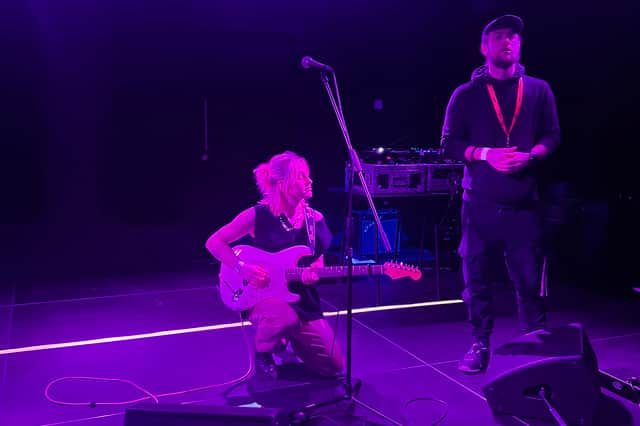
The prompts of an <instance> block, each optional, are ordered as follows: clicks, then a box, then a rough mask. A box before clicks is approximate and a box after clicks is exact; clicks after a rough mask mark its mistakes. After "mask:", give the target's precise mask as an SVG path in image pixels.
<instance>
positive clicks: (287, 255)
mask: <svg viewBox="0 0 640 426" xmlns="http://www.w3.org/2000/svg"><path fill="white" fill-rule="evenodd" d="M233 251H234V253H235V254H236V256H238V258H239V259H240V260H242V261H244V262H246V263H254V264H256V265H260V266H262V267H263V268H265V269H266V270H267V272H268V273H269V277H270V281H269V284H267V286H266V287H264V288H258V287H255V286H253V285H251V284H249V283H248V282H247V281H246V280H245V279H243V278H242V275H240V274H239V273H238V272H236V271H235V270H233V268H230V267H228V266H226V265H224V264H223V265H222V266H221V267H220V297H221V298H222V302H223V303H224V304H225V305H227V306H228V307H229V308H231V309H232V310H234V311H244V310H246V309H249V308H251V307H253V306H254V305H255V304H256V303H258V302H260V301H261V300H263V299H266V298H277V299H280V300H283V301H285V302H287V303H295V302H297V301H298V300H300V296H299V295H297V294H295V293H291V292H290V291H289V288H288V283H289V282H290V281H300V279H301V276H302V271H304V270H305V269H311V268H300V267H298V266H297V265H298V261H299V260H300V258H302V257H304V256H311V255H312V252H311V249H310V248H309V247H307V246H302V245H299V246H293V247H289V248H287V249H284V250H282V251H279V252H276V253H269V252H266V251H264V250H260V249H258V248H255V247H252V246H248V245H238V246H235V247H233ZM313 271H314V272H315V273H316V274H318V276H319V277H320V278H331V277H342V276H346V275H347V272H348V271H347V267H346V266H324V267H319V268H313ZM383 274H384V275H386V276H388V277H389V278H391V279H392V280H395V279H398V278H403V277H410V278H411V279H413V280H418V279H420V277H421V276H422V273H421V272H420V270H419V269H418V268H416V267H413V266H409V265H404V264H402V263H399V264H398V263H393V262H386V263H384V264H383V265H353V271H352V275H353V276H363V275H383Z"/></svg>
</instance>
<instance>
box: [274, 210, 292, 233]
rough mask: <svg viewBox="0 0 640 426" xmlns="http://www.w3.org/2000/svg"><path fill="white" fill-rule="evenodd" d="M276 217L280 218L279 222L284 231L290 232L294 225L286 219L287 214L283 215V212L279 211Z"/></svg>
mask: <svg viewBox="0 0 640 426" xmlns="http://www.w3.org/2000/svg"><path fill="white" fill-rule="evenodd" d="M278 219H280V224H281V225H282V229H284V230H285V231H287V232H291V231H293V230H294V229H295V228H294V226H293V225H292V224H291V222H289V219H287V216H285V214H284V213H281V214H280V216H278Z"/></svg>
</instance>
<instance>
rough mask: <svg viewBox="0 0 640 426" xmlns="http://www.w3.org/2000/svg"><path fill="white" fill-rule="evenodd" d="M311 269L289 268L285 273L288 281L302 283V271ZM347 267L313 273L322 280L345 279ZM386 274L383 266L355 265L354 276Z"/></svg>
mask: <svg viewBox="0 0 640 426" xmlns="http://www.w3.org/2000/svg"><path fill="white" fill-rule="evenodd" d="M305 269H311V268H287V270H286V271H285V277H286V279H287V281H300V279H301V277H302V271H304V270H305ZM347 269H348V268H347V267H346V266H323V267H320V268H313V272H315V273H316V274H318V276H319V277H320V278H337V277H344V276H346V275H347V273H348V272H349V271H348V270H347ZM383 273H384V268H383V266H382V265H355V266H353V271H352V274H353V276H354V277H355V276H363V275H381V274H383Z"/></svg>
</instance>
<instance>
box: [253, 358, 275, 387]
mask: <svg viewBox="0 0 640 426" xmlns="http://www.w3.org/2000/svg"><path fill="white" fill-rule="evenodd" d="M255 362H256V366H255V368H256V375H255V378H256V379H257V380H275V379H277V378H278V370H276V363H275V362H274V361H273V355H271V353H269V352H256V357H255Z"/></svg>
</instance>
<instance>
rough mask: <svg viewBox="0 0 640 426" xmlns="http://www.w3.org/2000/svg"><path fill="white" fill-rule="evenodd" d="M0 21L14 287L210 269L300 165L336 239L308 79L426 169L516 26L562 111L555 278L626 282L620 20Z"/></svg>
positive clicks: (630, 85) (383, 16) (355, 11)
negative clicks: (282, 172)
mask: <svg viewBox="0 0 640 426" xmlns="http://www.w3.org/2000/svg"><path fill="white" fill-rule="evenodd" d="M0 8H1V9H2V10H1V11H0V26H1V27H2V28H3V34H4V36H3V37H0V52H1V57H2V59H1V61H2V67H0V144H1V146H2V155H1V156H0V157H1V158H2V169H1V170H0V181H1V182H2V184H1V186H0V188H2V193H3V196H2V205H1V208H0V232H1V235H2V244H1V249H0V250H1V251H0V255H1V256H2V270H3V271H4V272H3V275H5V277H10V280H7V281H5V282H13V283H15V284H18V285H20V283H21V282H23V281H26V280H27V277H33V276H38V277H40V278H42V277H53V276H61V277H72V278H73V277H80V276H82V275H84V274H114V273H119V272H127V271H131V270H136V271H149V270H162V269H175V268H182V267H187V268H188V267H189V265H190V264H192V263H193V262H194V261H205V260H209V259H210V258H209V255H208V254H207V253H206V251H205V250H204V242H205V240H206V239H207V237H208V236H209V235H210V233H211V232H212V231H214V230H215V229H216V228H217V227H219V226H220V225H222V224H223V223H225V222H226V221H228V220H230V219H231V218H232V217H233V216H234V215H235V214H236V213H237V212H238V211H239V210H240V209H243V208H246V207H247V206H249V205H251V204H252V203H253V202H255V201H256V200H257V192H256V190H255V188H254V183H253V180H252V173H251V170H252V169H253V168H254V167H255V166H256V165H257V164H258V163H259V162H261V161H264V160H266V159H268V158H269V157H270V156H271V155H273V154H275V153H277V152H280V151H283V150H285V149H290V150H294V151H297V152H299V153H300V154H302V155H304V156H305V157H307V158H308V159H309V161H310V164H311V169H312V174H313V176H314V178H315V184H314V191H315V194H316V195H315V198H314V205H315V206H316V207H317V208H319V209H320V210H322V211H324V212H325V214H326V215H327V217H329V218H330V223H331V224H332V225H333V227H334V229H335V228H337V227H339V226H340V223H341V221H342V217H341V215H342V212H343V206H344V196H343V194H339V193H337V192H332V191H331V189H332V188H339V187H341V186H342V185H343V183H344V161H345V159H346V150H345V146H344V142H343V140H342V136H341V134H340V132H339V129H338V126H337V124H336V120H335V118H334V116H333V112H332V110H331V107H330V104H329V101H328V99H327V97H326V94H325V92H324V88H323V87H322V85H321V83H320V81H319V79H318V74H317V73H316V72H314V71H304V70H301V68H300V66H299V63H300V59H301V58H302V57H303V56H304V55H311V56H313V57H314V58H316V59H318V60H321V61H323V62H325V63H329V64H331V65H332V66H333V67H334V69H336V70H337V75H338V78H339V84H340V88H341V95H342V99H343V105H344V110H345V115H346V120H347V123H348V126H349V129H350V133H351V138H352V141H353V143H354V146H355V147H356V149H360V150H362V149H368V148H370V147H373V146H379V145H382V146H395V147H398V148H406V147H421V148H433V147H437V146H438V145H439V135H440V129H441V125H442V119H443V114H444V110H445V107H446V103H447V101H448V98H449V96H450V94H451V92H452V91H453V89H454V88H455V87H456V86H457V85H459V84H461V83H462V82H464V81H467V80H468V79H469V77H470V73H471V71H472V70H473V68H475V67H476V66H478V65H480V64H481V63H482V62H483V58H482V56H481V55H480V53H479V50H478V48H479V41H480V32H481V29H482V27H483V26H484V25H485V24H486V23H487V22H488V21H489V20H490V19H492V18H493V17H495V16H497V15H500V14H503V13H516V14H518V15H520V16H522V17H523V19H524V21H525V34H524V42H523V47H522V63H523V64H524V65H525V67H526V69H527V72H528V73H529V74H531V75H533V76H536V77H539V78H542V79H545V80H547V81H548V82H549V83H550V85H551V87H552V88H553V90H554V92H555V95H556V98H557V103H558V110H559V115H560V121H561V127H562V135H563V144H562V147H561V148H560V150H559V151H558V152H557V153H556V155H555V156H554V157H553V158H552V160H551V161H549V163H548V164H547V168H546V170H545V181H544V182H545V188H547V189H549V188H562V191H559V192H558V191H557V190H556V192H555V193H556V195H555V196H554V197H553V200H555V201H554V202H555V203H556V204H557V205H560V206H563V208H565V209H566V210H567V213H566V215H565V216H564V220H563V221H561V224H560V225H561V228H562V230H561V231H562V232H559V233H558V235H560V237H559V238H558V241H557V245H556V250H557V251H559V252H560V253H561V254H560V255H559V259H561V262H560V268H561V269H562V272H563V276H564V277H565V278H566V279H568V281H574V282H573V283H574V284H575V285H592V286H597V287H602V288H624V287H627V286H628V285H629V284H630V283H632V282H634V280H637V279H638V278H637V277H638V275H637V272H636V268H635V267H634V262H635V257H634V256H635V254H634V253H635V248H634V247H636V242H637V238H638V225H637V224H636V221H637V220H636V217H637V216H636V215H637V212H638V207H637V206H638V204H637V198H638V193H637V189H636V187H635V185H636V182H635V181H636V179H634V176H635V174H636V167H637V166H636V164H637V158H638V156H637V155H636V154H634V150H635V148H634V145H636V143H637V131H636V127H637V120H638V114H637V113H638V108H637V106H636V105H637V98H636V94H637V93H638V89H637V69H636V65H637V63H638V58H637V53H636V51H637V43H635V42H634V41H633V40H635V39H637V35H636V34H635V32H634V31H633V28H634V27H635V26H637V13H635V11H634V10H633V8H632V7H631V2H630V3H629V4H628V5H627V6H626V7H623V6H622V5H620V7H618V6H614V4H613V3H611V2H607V3H598V4H594V5H593V6H588V5H586V3H584V2H581V3H572V2H558V1H556V2H504V1H497V0H495V1H489V0H487V1H477V0H476V1H460V2H452V1H429V2H427V1H410V2H403V1H375V0H373V1H372V0H366V1H364V0H352V1H347V0H342V1H337V0H330V1H325V2H305V1H302V2H294V1H284V0H272V1H243V0H238V1H231V0H213V1H211V0H202V1H166V2H151V1H115V2H107V1H104V2H85V1H80V0H78V1H70V0H63V1H57V2H49V1H45V0H32V1H22V0H5V1H3V2H2V6H0ZM205 99H206V101H207V108H208V112H207V118H208V134H209V138H208V143H209V151H208V154H209V159H208V161H203V160H202V159H201V156H202V154H203V153H204V103H205ZM374 99H382V100H383V101H384V108H383V110H381V111H376V110H374V109H373V108H372V104H373V100H374ZM551 193H552V192H547V194H551ZM634 197H635V198H634ZM563 200H564V201H563ZM567 200H568V201H567ZM610 231H611V232H610ZM625 245H627V246H629V247H631V248H628V247H625ZM0 279H2V278H0ZM69 285H72V284H69Z"/></svg>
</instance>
